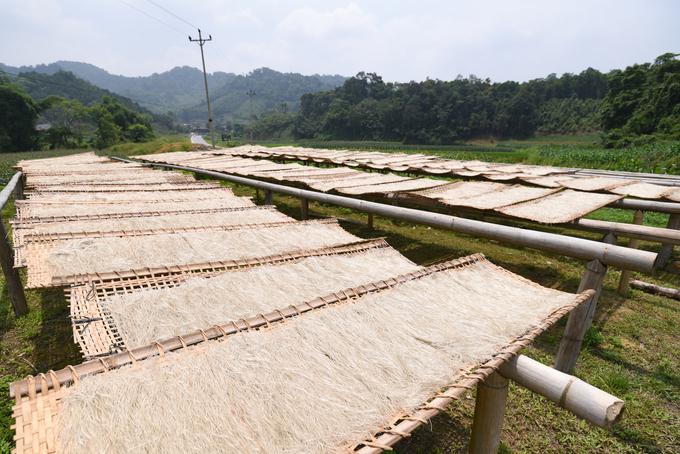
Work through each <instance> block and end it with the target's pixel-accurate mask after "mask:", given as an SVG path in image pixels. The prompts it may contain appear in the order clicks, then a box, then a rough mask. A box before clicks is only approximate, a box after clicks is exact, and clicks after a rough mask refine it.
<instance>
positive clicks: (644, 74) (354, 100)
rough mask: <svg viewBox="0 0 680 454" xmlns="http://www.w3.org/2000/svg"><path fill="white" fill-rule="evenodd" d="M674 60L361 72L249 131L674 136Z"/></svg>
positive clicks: (304, 135)
mask: <svg viewBox="0 0 680 454" xmlns="http://www.w3.org/2000/svg"><path fill="white" fill-rule="evenodd" d="M675 57H676V55H674V54H665V55H662V56H661V57H659V58H657V59H656V61H655V62H654V63H653V64H644V65H634V66H632V67H629V68H627V69H626V70H624V71H619V70H617V71H612V72H610V73H609V74H603V73H601V72H600V71H597V70H595V69H592V68H588V69H587V70H585V71H583V72H581V73H580V74H569V73H567V74H564V75H562V76H561V77H557V75H556V74H551V75H549V76H548V77H546V78H541V79H535V80H531V81H528V82H524V83H518V82H512V81H509V82H502V83H492V82H491V81H490V80H489V79H485V80H482V79H480V78H478V77H476V76H474V75H471V76H469V77H467V78H464V77H462V76H458V77H457V78H456V79H455V80H453V81H441V80H430V79H428V80H425V81H423V82H409V83H391V82H388V83H386V82H384V81H383V79H382V77H380V76H379V75H377V74H375V73H364V72H360V73H359V74H357V75H356V76H355V77H351V78H350V79H348V80H347V81H345V83H344V84H343V85H342V86H340V87H337V88H335V89H334V90H328V91H323V92H317V93H307V94H304V95H303V96H302V97H301V100H300V110H299V112H296V113H295V114H293V115H282V114H276V115H271V116H270V117H268V118H265V119H261V120H259V121H258V122H256V124H255V125H254V126H253V130H254V134H256V135H257V136H258V137H260V138H282V137H285V136H286V135H288V134H289V135H290V136H291V137H292V138H293V139H295V140H301V139H317V140H362V141H390V142H402V143H403V144H424V145H428V144H429V145H455V144H462V143H464V142H466V141H468V140H470V139H475V138H489V137H491V138H496V139H498V140H505V139H524V138H527V137H530V136H532V135H534V134H537V133H538V134H565V133H578V132H592V131H598V130H603V131H604V132H605V134H604V136H603V138H604V141H605V145H607V146H610V147H613V146H617V147H618V146H625V145H627V144H629V143H632V142H633V141H635V140H637V141H638V142H639V141H640V140H643V141H644V140H654V139H656V138H666V139H675V140H677V139H680V135H679V132H680V126H679V120H678V119H679V118H680V112H679V109H680V107H678V105H679V101H680V88H679V87H680V85H679V84H678V79H679V78H680V69H679V68H678V66H679V65H680V62H679V61H678V60H676V59H675ZM640 136H645V137H646V138H643V139H640Z"/></svg>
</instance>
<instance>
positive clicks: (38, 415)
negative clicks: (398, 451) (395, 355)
mask: <svg viewBox="0 0 680 454" xmlns="http://www.w3.org/2000/svg"><path fill="white" fill-rule="evenodd" d="M479 262H484V263H485V264H486V265H487V266H491V267H493V268H496V269H498V267H496V266H495V265H492V264H489V263H488V262H487V261H486V260H485V259H484V257H483V256H482V255H481V254H477V255H475V256H470V257H465V258H462V259H459V260H454V261H451V262H448V263H447V264H444V265H439V266H435V267H430V268H428V269H424V270H422V271H418V272H416V273H413V274H411V275H408V276H399V277H396V278H393V279H388V280H386V281H381V282H378V283H374V284H369V285H365V286H360V287H357V288H355V289H348V290H346V291H344V292H339V293H333V294H331V295H328V296H327V297H324V298H317V299H315V300H312V301H310V302H308V303H302V304H300V305H296V306H295V307H288V308H284V309H282V310H279V311H275V312H272V313H269V314H263V315H258V316H256V317H252V318H250V319H248V320H238V321H234V322H231V323H228V324H225V325H221V326H219V327H214V328H211V329H208V330H204V331H200V332H196V333H191V334H188V335H186V336H181V337H178V338H173V339H169V340H167V341H164V342H160V343H157V344H153V345H149V346H146V347H141V348H138V349H135V350H132V351H126V352H124V353H118V354H115V355H112V356H109V357H106V358H99V359H97V360H93V361H89V362H86V363H83V364H80V365H78V366H73V367H69V368H67V369H63V370H60V371H57V372H50V373H49V374H48V375H40V376H38V379H37V380H36V379H35V378H34V377H29V378H27V379H26V380H22V381H19V382H15V383H13V384H12V385H11V386H10V396H11V397H15V398H16V399H17V404H16V405H15V406H14V407H13V410H14V417H15V418H16V420H17V424H16V426H15V427H16V430H17V436H16V440H17V448H18V449H19V448H21V449H24V450H27V449H33V447H34V445H39V446H41V447H42V449H44V450H45V452H53V451H51V450H50V449H51V448H50V442H51V441H53V440H50V439H49V437H50V436H52V437H56V434H55V433H54V429H55V418H54V415H55V414H56V413H57V412H58V411H59V405H60V401H59V398H60V397H61V396H62V395H63V390H64V387H63V386H62V385H67V384H69V383H75V384H77V382H78V381H79V380H80V378H81V377H83V376H84V375H89V374H96V373H106V372H107V371H109V370H111V369H113V368H119V367H122V366H125V365H129V364H132V363H139V362H140V361H143V360H144V359H146V358H148V357H151V356H155V355H158V354H165V352H168V351H174V350H179V349H185V348H187V347H191V346H194V345H200V344H202V343H204V342H211V341H215V340H219V339H222V338H224V337H229V336H231V335H233V334H237V333H238V332H240V331H243V330H259V329H265V330H266V329H269V328H270V327H272V324H273V327H276V326H277V323H281V322H283V321H284V320H285V319H288V318H292V317H298V316H304V314H305V313H307V312H311V311H312V310H319V309H322V310H324V308H326V307H328V306H330V307H333V306H337V305H343V304H348V303H352V302H353V301H354V299H355V298H357V297H360V296H362V295H365V294H367V293H371V292H377V291H389V290H390V289H391V288H392V287H394V286H395V285H398V284H399V283H401V282H406V281H408V280H413V279H420V278H422V277H424V276H426V275H429V274H432V273H436V272H440V271H446V270H451V269H454V268H461V267H463V268H464V267H468V266H474V265H475V264H476V263H479ZM499 270H500V271H501V272H503V273H506V274H508V275H510V276H513V277H515V275H513V274H512V273H509V272H507V271H505V270H503V269H502V268H501V269H499ZM517 278H519V279H520V280H521V281H526V280H525V279H523V278H520V277H517ZM530 285H534V286H535V285H536V284H534V283H531V284H530ZM548 290H549V289H548ZM556 293H557V292H556ZM592 294H593V292H592V291H589V292H585V293H584V294H581V295H574V298H573V300H572V302H571V303H568V304H566V305H565V306H563V307H562V308H559V309H557V310H556V311H554V312H553V313H552V314H550V315H549V316H547V317H546V318H545V319H543V320H542V321H540V322H538V323H537V324H536V325H535V326H534V327H533V328H532V329H530V330H529V331H528V332H527V333H525V334H523V335H521V336H519V337H518V338H516V339H515V340H513V341H510V342H509V344H508V345H507V346H506V347H504V348H502V349H500V350H499V351H497V352H496V354H495V355H494V357H493V358H492V359H490V360H489V361H486V362H484V363H483V364H478V365H470V367H469V368H468V369H466V370H463V371H461V373H459V374H458V375H457V376H455V377H452V379H451V384H450V386H449V387H447V388H444V389H442V390H441V391H440V392H439V393H436V394H434V395H432V396H430V397H429V398H428V399H426V401H425V402H424V404H423V405H422V406H419V407H418V408H415V409H413V410H411V411H408V412H405V413H402V414H397V415H394V417H393V423H392V425H391V427H388V428H384V429H382V430H380V431H379V432H377V433H375V434H374V435H373V437H371V439H370V440H365V441H363V442H359V443H357V444H356V445H353V446H351V447H349V449H350V450H356V452H360V453H362V454H368V453H377V452H381V451H382V450H383V449H385V448H388V449H389V447H390V446H391V445H393V444H394V443H396V442H397V441H399V440H401V439H402V438H403V437H405V436H408V434H410V433H411V432H412V431H413V430H414V429H415V428H417V427H418V426H419V425H421V424H422V423H424V422H426V421H427V420H428V419H430V418H431V417H433V416H435V415H436V414H438V413H439V412H441V411H444V410H445V408H446V406H447V405H448V404H450V403H451V402H452V401H453V400H456V399H459V398H460V396H462V395H463V394H464V393H465V392H467V390H468V389H471V388H472V387H473V386H474V385H475V384H476V383H478V382H479V381H482V380H484V379H485V378H486V377H487V376H489V375H490V374H491V373H493V372H494V371H495V370H496V369H498V367H499V366H500V365H502V364H503V363H504V362H506V361H508V360H509V359H510V358H512V357H513V356H516V354H517V352H519V351H520V350H521V349H522V348H524V347H525V346H527V345H528V344H530V343H531V342H532V341H533V339H535V338H536V337H537V336H538V335H539V334H540V333H542V332H543V331H545V330H546V329H548V328H549V327H550V326H552V325H553V324H554V323H556V322H557V320H559V319H560V318H561V317H562V316H563V315H565V314H566V313H568V312H569V311H570V310H572V309H573V308H574V307H577V306H578V305H579V304H581V303H582V302H583V301H585V300H587V299H588V298H590V297H591V296H592ZM26 397H27V398H26ZM51 446H54V444H52V445H51ZM52 449H53V448H52Z"/></svg>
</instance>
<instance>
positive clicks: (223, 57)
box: [212, 41, 236, 74]
mask: <svg viewBox="0 0 680 454" xmlns="http://www.w3.org/2000/svg"><path fill="white" fill-rule="evenodd" d="M212 44H214V46H215V48H216V49H217V54H218V55H219V56H220V58H222V60H224V61H225V63H226V64H227V66H228V67H229V69H231V72H233V73H234V74H236V70H235V69H234V67H233V66H232V65H231V62H229V59H228V58H227V56H226V54H225V53H224V52H222V49H220V46H219V45H218V44H217V41H212ZM225 72H226V71H225Z"/></svg>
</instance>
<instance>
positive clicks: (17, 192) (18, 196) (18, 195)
mask: <svg viewBox="0 0 680 454" xmlns="http://www.w3.org/2000/svg"><path fill="white" fill-rule="evenodd" d="M24 178H25V177H24V176H22V177H21V178H19V180H18V181H17V185H16V186H15V187H14V200H25V199H26V197H24Z"/></svg>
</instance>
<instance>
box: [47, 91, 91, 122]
mask: <svg viewBox="0 0 680 454" xmlns="http://www.w3.org/2000/svg"><path fill="white" fill-rule="evenodd" d="M89 113H90V109H88V108H87V107H85V106H83V105H82V104H81V102H80V101H78V100H77V99H72V100H70V101H67V100H65V99H64V98H57V100H56V101H55V102H54V103H53V104H52V105H51V107H50V108H49V109H47V110H45V111H44V112H43V113H42V114H41V117H42V118H44V119H45V121H46V122H47V123H50V124H51V125H52V126H53V127H54V126H65V127H67V128H69V129H74V127H75V123H76V122H78V121H81V120H82V119H84V118H87V116H88V115H89Z"/></svg>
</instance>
